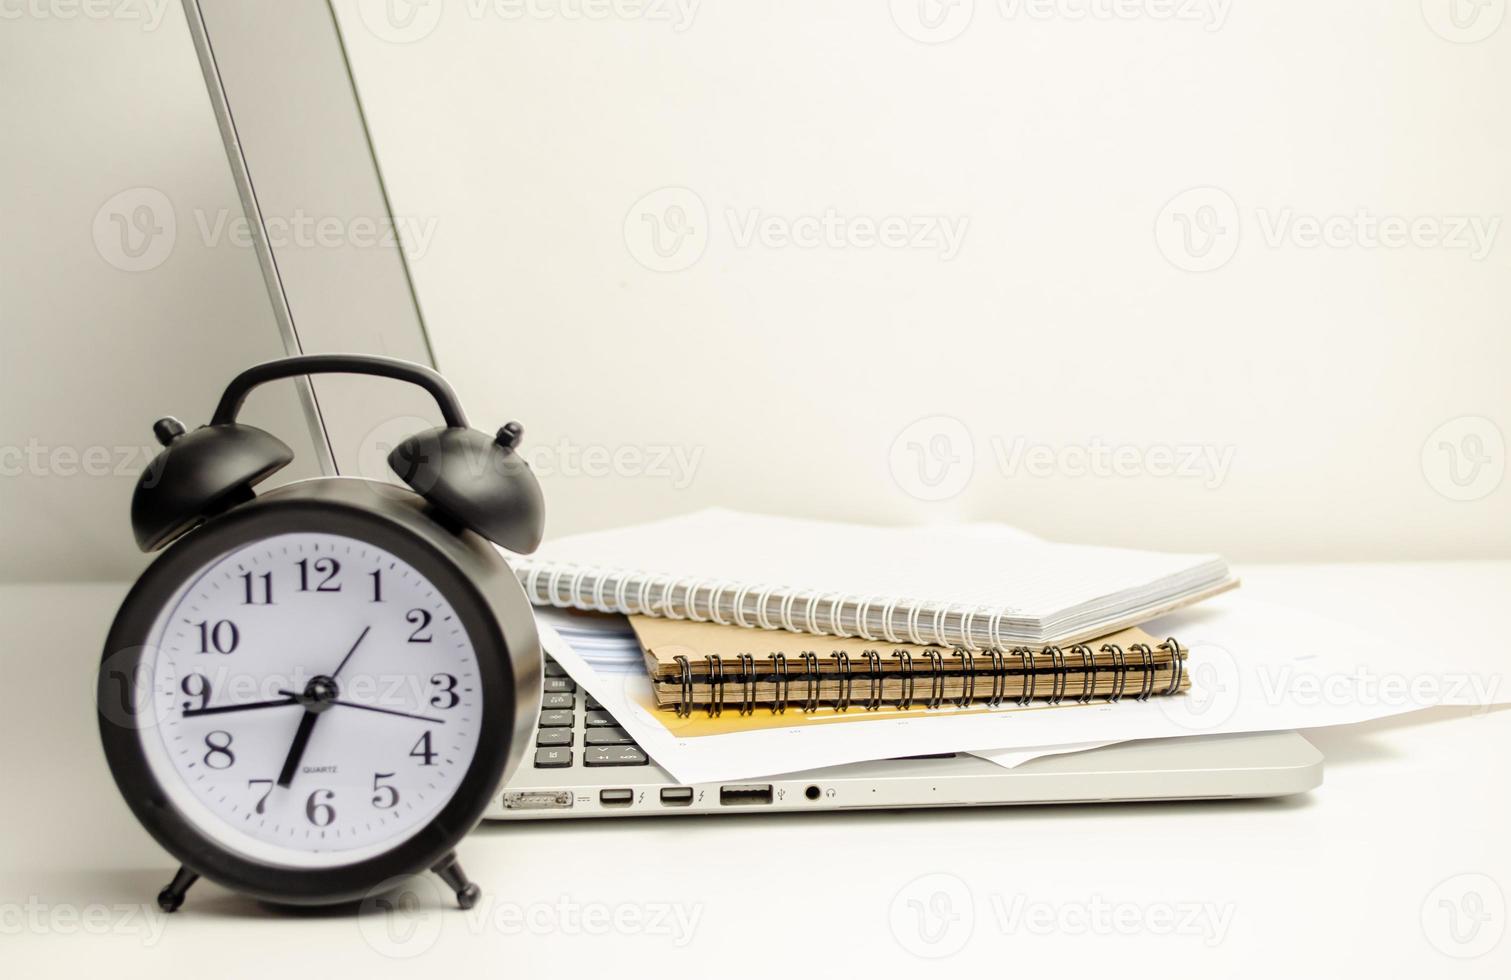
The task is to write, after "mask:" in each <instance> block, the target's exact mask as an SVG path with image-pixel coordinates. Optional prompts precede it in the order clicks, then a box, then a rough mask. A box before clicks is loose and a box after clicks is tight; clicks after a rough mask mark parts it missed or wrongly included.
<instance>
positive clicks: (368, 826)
mask: <svg viewBox="0 0 1511 980" xmlns="http://www.w3.org/2000/svg"><path fill="white" fill-rule="evenodd" d="M143 667H144V671H145V673H144V678H147V679H150V681H151V684H152V712H151V714H150V718H151V720H152V724H150V725H149V726H148V727H146V728H144V729H143V731H142V732H141V739H142V744H143V748H144V750H145V752H146V755H147V759H148V763H149V765H150V767H151V769H152V772H153V775H154V777H155V778H156V779H157V781H158V783H159V784H160V785H162V786H163V787H164V789H165V791H166V792H167V793H168V796H169V798H170V799H171V800H172V802H173V803H174V805H175V807H176V808H177V809H178V810H179V811H180V813H182V814H183V816H184V817H185V818H186V819H187V820H188V821H189V822H190V823H192V824H193V825H195V826H196V827H197V828H198V829H199V830H200V831H201V832H202V833H204V834H206V835H207V836H208V837H210V838H212V839H213V840H215V841H216V842H218V843H219V844H221V845H222V846H224V847H226V848H227V849H229V850H232V851H236V852H238V853H241V854H243V855H245V856H247V857H249V858H252V859H255V860H260V861H263V862H265V863H273V864H281V865H286V866H289V867H296V868H297V867H306V868H314V867H330V866H333V865H338V864H350V863H355V862H356V861H359V860H362V859H364V858H367V857H371V856H373V855H376V854H380V853H383V852H385V851H388V850H391V849H392V848H393V847H395V846H397V845H398V844H400V843H402V842H403V841H404V840H407V839H408V838H410V837H412V836H413V835H414V834H415V833H416V832H418V831H419V830H421V829H422V828H423V827H425V826H426V825H427V824H428V823H430V822H431V821H432V820H433V819H434V818H435V817H436V815H437V814H438V813H439V812H440V811H441V809H442V808H443V807H444V806H445V805H446V803H448V802H449V801H450V800H451V798H452V796H453V795H454V794H455V793H456V791H457V789H458V787H459V786H460V785H461V782H462V779H463V778H464V776H465V775H466V773H467V770H468V768H469V767H470V765H471V763H472V759H473V755H474V753H475V751H476V749H477V742H478V731H479V727H480V725H481V723H482V717H483V715H482V712H483V694H482V687H481V684H480V682H479V677H478V663H477V655H476V653H475V651H474V650H473V646H472V642H471V639H470V638H469V636H468V635H467V632H466V630H465V629H464V628H463V626H462V623H461V622H460V620H459V619H458V617H457V615H456V611H455V610H454V609H453V608H452V606H451V604H450V603H449V602H448V601H447V599H446V597H445V596H444V595H442V593H441V591H440V590H439V589H438V588H437V587H436V586H435V585H434V584H433V583H432V582H430V581H428V580H427V579H426V578H425V577H424V576H422V575H421V574H420V573H419V572H418V571H416V570H415V569H414V568H413V567H411V566H410V565H408V564H407V563H405V562H404V561H402V560H400V559H399V558H397V557H395V556H394V555H392V554H390V553H388V552H386V551H384V550H383V549H381V548H378V547H375V546H374V545H372V544H369V543H367V542H365V541H361V540H358V539H356V538H351V537H345V536H341V535H335V534H321V533H298V534H283V535H278V536H276V537H270V538H266V539H264V540H262V541H258V542H256V543H253V544H249V545H246V546H244V547H241V548H239V549H237V550H235V551H233V552H231V553H229V554H227V555H225V556H223V557H221V558H220V559H218V560H216V561H215V562H213V563H212V564H210V565H209V566H208V567H206V568H205V569H203V570H202V571H201V572H200V573H199V574H198V575H196V576H194V577H193V578H192V579H190V580H189V581H188V582H187V583H186V584H185V585H184V586H183V587H182V588H180V589H179V590H178V592H177V593H176V595H175V597H174V599H173V600H172V601H171V602H169V604H168V605H167V607H166V608H164V610H163V611H162V613H161V614H160V615H159V616H158V618H157V622H156V624H155V625H154V627H153V630H152V633H151V635H150V638H149V641H148V649H147V651H146V653H145V654H144V655H143Z"/></svg>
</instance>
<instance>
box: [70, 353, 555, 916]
mask: <svg viewBox="0 0 1511 980" xmlns="http://www.w3.org/2000/svg"><path fill="white" fill-rule="evenodd" d="M326 373H356V374H366V375H376V376H380V377H385V378H391V379H396V380H399V381H405V382H410V383H413V384H416V385H419V386H420V387H422V388H424V389H425V390H426V391H428V392H429V393H430V394H431V395H432V396H433V397H434V398H435V400H436V402H437V404H438V405H439V406H440V410H441V414H442V416H443V418H444V419H445V422H446V425H445V427H443V428H439V429H435V430H432V431H429V432H423V433H419V434H416V435H415V436H412V437H411V438H409V439H407V440H405V441H404V442H403V443H401V444H400V445H399V446H397V447H396V448H395V449H394V450H393V452H392V453H391V454H390V455H389V457H388V461H389V465H390V466H391V467H392V468H393V469H394V471H395V472H396V473H397V475H398V476H399V477H400V478H401V479H402V480H403V481H404V482H405V483H406V484H408V486H409V488H411V489H405V488H404V487H400V486H396V485H391V484H388V483H383V482H379V481H374V480H364V479H355V478H345V477H326V478H318V479H311V480H305V481H302V482H297V483H293V484H290V485H288V486H284V487H281V488H279V489H276V490H272V491H269V492H266V493H263V494H260V495H259V494H256V493H255V492H254V487H256V486H257V484H258V483H260V482H261V481H263V480H265V479H266V478H267V477H269V476H270V475H272V474H273V473H275V472H276V471H278V470H279V469H281V468H282V467H284V466H286V465H287V464H288V463H289V462H290V461H291V460H292V459H293V453H292V452H291V451H290V450H289V448H288V447H287V446H286V445H284V443H282V442H281V441H279V440H278V439H277V438H275V437H274V436H272V435H270V434H269V433H267V432H264V431H263V430H261V429H257V428H254V427H252V426H249V425H245V424H242V423H239V422H237V421H236V417H237V414H238V412H239V410H240V408H241V405H242V403H243V401H244V400H245V399H246V397H247V395H248V393H249V392H251V390H252V389H254V388H256V387H257V386H258V385H261V384H263V383H265V382H268V381H273V380H276V379H281V378H289V377H295V376H299V375H308V374H326ZM155 432H156V434H157V437H158V439H159V441H160V442H161V443H162V444H163V445H164V447H165V448H164V450H163V451H162V453H161V454H160V455H159V456H158V457H157V459H156V460H154V461H153V463H152V465H151V466H150V467H149V468H148V469H147V470H146V471H145V472H144V473H143V475H142V477H141V479H140V480H139V481H138V484H137V487H136V491H135V495H134V497H133V499H132V504H131V520H132V526H133V529H134V531H135V533H136V540H137V543H138V544H139V545H140V546H141V548H142V549H143V550H144V551H155V550H157V549H160V548H164V547H166V548H167V550H166V551H165V552H164V554H163V555H162V556H161V557H159V558H158V559H157V560H156V561H155V562H153V564H152V565H151V566H150V567H149V568H148V569H147V571H146V572H145V573H144V574H143V575H142V577H141V579H140V580H139V581H137V583H136V584H135V586H134V587H133V588H132V589H131V591H130V594H129V595H128V596H127V597H126V600H125V602H124V604H123V605H122V606H121V609H120V612H119V613H118V614H117V616H116V619H115V623H114V625H113V626H112V627H111V630H110V635H109V639H108V640H107V642H106V645H105V654H104V659H103V662H102V667H101V671H100V677H99V692H98V693H99V698H100V702H99V703H100V707H101V711H100V735H101V738H102V739H103V741H104V747H105V755H106V758H107V760H108V762H109V765H110V770H111V772H112V773H113V774H114V776H115V780H116V784H117V785H118V786H119V787H120V790H121V793H122V794H123V795H124V796H125V799H126V802H127V804H129V806H130V807H131V810H132V811H133V813H135V815H136V817H137V818H138V819H139V820H140V821H141V823H142V824H143V826H145V827H146V829H147V830H148V832H150V833H151V835H152V836H153V837H154V838H155V839H156V840H157V841H158V843H159V844H161V845H162V846H163V847H164V848H165V849H166V850H167V851H168V852H169V853H171V854H172V855H173V856H174V857H175V858H176V859H177V860H178V861H179V862H180V863H181V864H182V867H181V868H180V870H179V872H178V874H177V875H176V876H175V877H174V878H173V880H172V882H171V883H170V884H169V885H168V886H167V887H166V888H164V889H163V891H162V893H161V894H160V895H159V896H158V904H159V905H160V906H161V907H162V908H163V909H164V910H165V911H170V912H171V911H173V910H175V909H177V908H178V907H179V906H180V905H181V904H182V902H183V899H184V892H185V891H186V890H187V889H188V888H189V887H190V886H191V885H192V884H193V883H194V882H195V881H196V880H197V879H198V878H199V877H200V876H204V877H206V878H209V879H211V880H212V881H216V882H218V883H220V884H222V885H225V886H227V887H229V888H232V889H235V890H237V891H240V892H244V893H247V894H249V895H252V896H254V897H256V898H259V899H262V900H265V901H270V902H275V903H288V904H333V903H341V902H350V901H354V900H357V899H360V898H362V897H364V896H365V895H368V894H369V893H371V892H372V891H373V890H374V889H378V888H381V887H383V885H384V883H386V882H389V881H390V880H394V881H398V880H402V878H403V876H407V875H411V874H415V873H419V872H422V871H425V870H427V869H429V870H433V871H435V872H436V873H437V874H439V875H440V876H441V877H442V878H443V879H444V880H445V882H446V883H447V885H448V886H450V887H451V888H452V889H454V890H455V892H456V895H457V901H458V903H459V904H460V905H461V906H462V907H463V908H467V907H470V906H471V905H472V904H473V903H474V902H475V901H476V900H477V897H478V887H477V885H475V884H473V883H472V882H470V881H469V880H468V879H467V876H466V875H465V874H464V873H463V872H462V870H461V867H460V865H459V864H458V863H457V859H456V856H455V852H454V848H455V846H456V844H457V842H458V841H459V840H460V839H461V838H462V837H463V835H465V834H466V833H467V832H468V831H469V830H471V829H472V828H473V827H474V826H475V825H476V824H477V822H478V821H479V820H480V819H481V818H482V815H483V812H484V809H485V808H486V807H487V805H488V803H489V801H490V799H491V798H492V796H493V795H494V794H495V793H496V792H497V791H498V790H499V787H500V785H501V784H502V782H503V780H504V779H505V778H506V776H507V775H508V774H509V773H510V772H512V771H513V769H514V768H515V767H516V766H517V765H518V764H519V761H520V759H521V757H522V755H523V754H524V752H525V749H526V746H527V744H528V738H529V733H530V731H531V730H532V728H533V723H534V716H535V712H536V711H537V710H538V706H539V704H540V685H541V681H540V678H541V660H540V647H539V641H538V638H537V635H536V631H535V623H534V619H533V617H532V615H531V612H530V606H529V603H528V602H527V600H526V598H525V595H524V592H523V590H522V589H521V588H520V585H519V583H518V581H517V580H516V579H515V577H514V575H513V573H512V572H511V571H510V569H509V567H508V565H507V564H506V563H505V561H504V559H503V557H502V556H501V554H500V553H499V551H498V549H496V548H495V547H493V544H499V545H502V546H504V547H505V548H508V549H510V550H511V551H515V552H530V551H533V550H534V549H535V547H536V545H538V544H539V543H540V538H541V534H542V530H543V522H544V517H543V515H544V506H543V503H542V499H541V492H540V487H539V485H538V484H537V483H536V480H535V476H534V474H533V473H532V472H531V471H530V468H529V466H528V465H527V464H526V463H525V461H524V460H523V459H521V458H520V455H519V453H518V451H517V446H518V442H519V439H520V436H521V434H522V430H521V428H520V426H519V425H518V424H517V423H510V424H508V425H506V426H504V427H503V428H502V429H500V430H499V432H498V434H497V435H496V436H488V435H486V434H484V433H482V432H478V431H476V430H474V429H471V428H468V426H467V421H466V418H465V416H464V414H463V412H462V408H461V406H460V404H459V403H458V401H457V398H456V396H455V394H453V392H452V390H451V388H450V387H449V386H448V385H447V384H446V382H445V380H444V379H442V378H441V376H440V375H438V374H436V373H435V372H434V371H431V370H430V369H428V368H425V367H421V366H419V365H415V364H410V363H407V362H404V361H396V360H392V359H388V358H378V357H363V356H307V357H290V358H286V359H283V360H278V361H273V362H270V363H267V364H262V365H259V366H257V367H254V368H251V369H250V370H248V371H246V372H244V373H242V374H241V375H240V376H238V377H237V378H236V379H235V380H233V381H232V382H231V384H230V386H229V387H228V388H227V389H226V391H225V394H224V396H223V397H222V398H221V401H220V404H219V406H218V407H217V408H216V411H215V414H214V416H213V418H212V419H211V421H210V424H209V425H207V426H204V427H202V428H199V429H196V430H194V431H192V432H188V431H185V428H184V426H183V425H182V424H180V423H179V422H177V421H176V420H174V419H171V418H168V419H163V420H161V421H159V422H158V423H157V424H156V426H155ZM116 705H126V706H129V711H128V712H127V713H126V714H125V715H123V714H122V713H121V712H120V711H116V710H110V706H116Z"/></svg>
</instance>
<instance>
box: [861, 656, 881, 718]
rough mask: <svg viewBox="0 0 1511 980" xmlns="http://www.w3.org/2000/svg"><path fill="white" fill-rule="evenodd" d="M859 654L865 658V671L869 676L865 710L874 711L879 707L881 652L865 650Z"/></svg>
mask: <svg viewBox="0 0 1511 980" xmlns="http://www.w3.org/2000/svg"><path fill="white" fill-rule="evenodd" d="M861 656H862V657H865V658H866V673H867V674H869V675H870V677H871V696H870V697H869V698H867V699H866V710H867V711H875V710H877V709H878V708H880V707H881V694H882V687H881V685H882V676H881V654H879V653H877V652H876V651H875V650H867V651H865V652H864V653H862V654H861Z"/></svg>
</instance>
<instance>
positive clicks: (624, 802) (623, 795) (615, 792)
mask: <svg viewBox="0 0 1511 980" xmlns="http://www.w3.org/2000/svg"><path fill="white" fill-rule="evenodd" d="M598 802H599V803H601V804H603V805H604V806H629V805H630V804H631V803H634V802H635V791H634V790H632V789H601V790H599V791H598Z"/></svg>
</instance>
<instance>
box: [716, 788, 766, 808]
mask: <svg viewBox="0 0 1511 980" xmlns="http://www.w3.org/2000/svg"><path fill="white" fill-rule="evenodd" d="M770 802H771V784H770V783H736V784H735V785H733V786H720V787H719V803H720V804H721V805H722V806H761V805H762V804H766V803H770Z"/></svg>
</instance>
